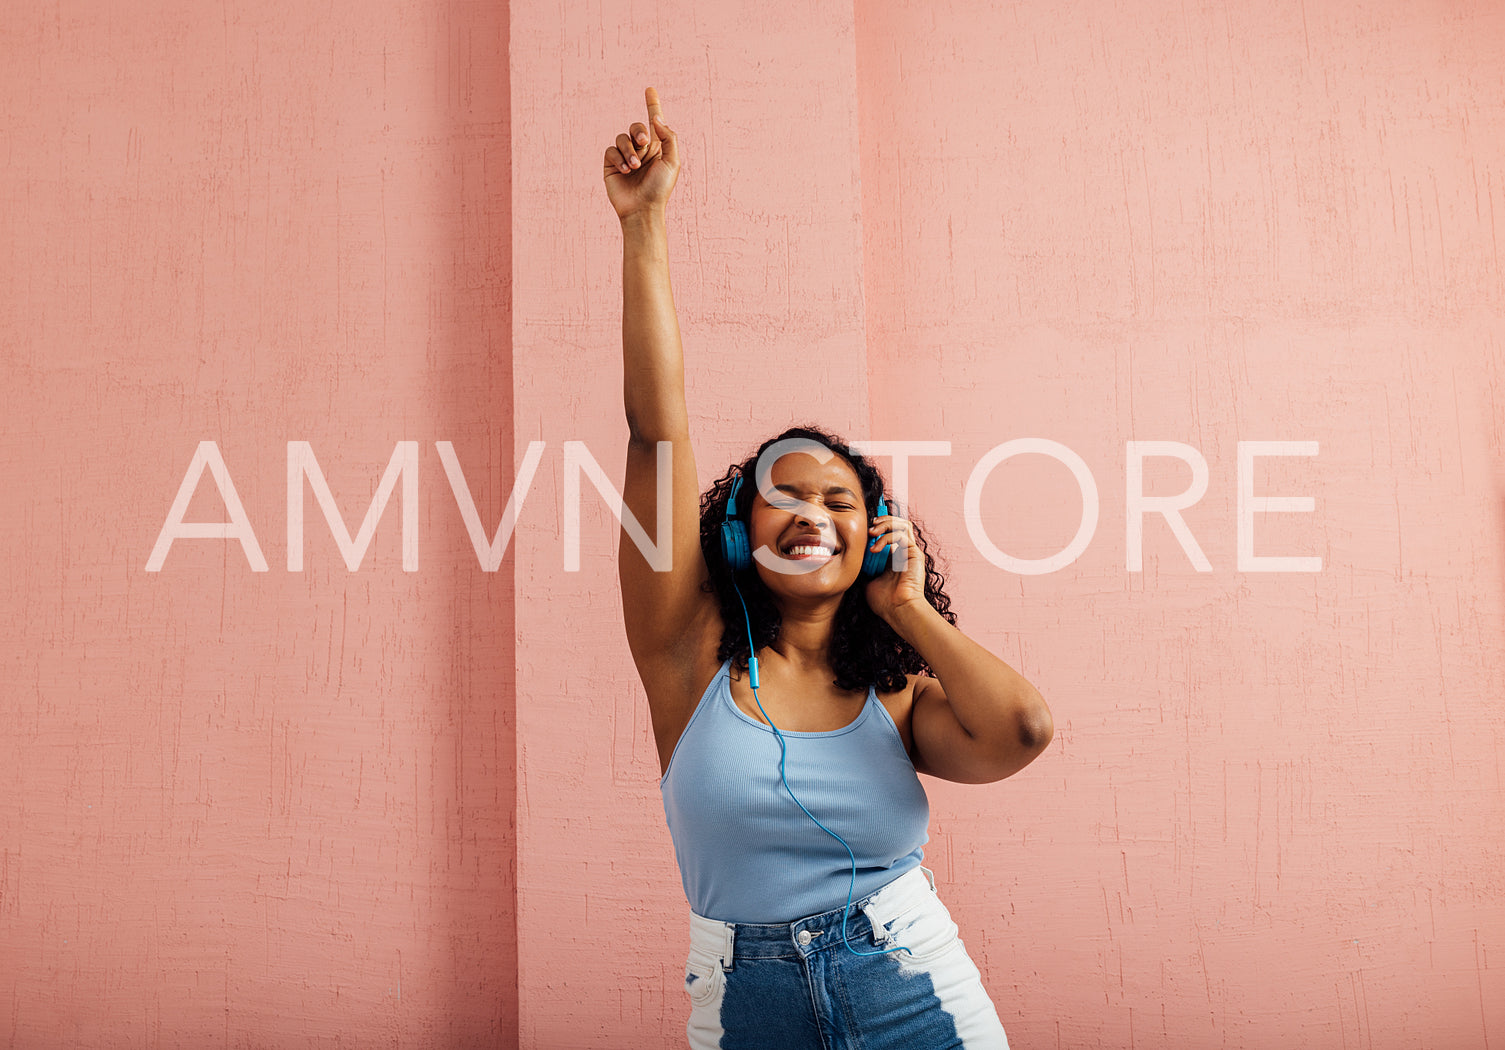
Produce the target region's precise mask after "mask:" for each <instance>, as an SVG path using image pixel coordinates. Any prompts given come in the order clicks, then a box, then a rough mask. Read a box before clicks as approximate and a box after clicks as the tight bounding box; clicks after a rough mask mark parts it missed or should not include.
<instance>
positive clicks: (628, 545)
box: [604, 88, 720, 758]
mask: <svg viewBox="0 0 1505 1050" xmlns="http://www.w3.org/2000/svg"><path fill="white" fill-rule="evenodd" d="M645 101H646V103H647V107H648V122H647V123H646V124H643V123H635V124H633V125H632V126H631V127H629V128H628V130H627V132H626V134H622V135H618V136H617V141H616V144H615V145H613V146H611V147H609V148H608V149H607V150H606V160H605V168H604V177H605V180H606V193H607V196H608V197H609V198H610V200H611V205H612V207H613V208H614V209H615V210H616V213H617V218H618V219H620V220H621V223H622V379H623V390H622V399H623V405H624V407H625V409H626V412H627V429H628V443H627V472H626V480H625V483H624V490H623V499H624V501H625V502H626V504H627V508H628V509H629V510H630V511H631V512H632V514H633V516H634V517H636V518H637V520H638V521H639V522H641V523H642V524H643V527H644V529H646V530H647V531H648V533H649V534H650V535H651V536H652V537H653V538H654V540H655V541H656V542H657V541H659V539H660V537H661V536H662V533H663V530H664V528H665V527H666V526H667V525H668V523H667V522H661V521H658V520H657V485H658V443H659V442H662V441H667V442H669V443H670V445H671V447H672V450H673V471H672V473H673V477H672V483H671V484H672V493H673V530H674V541H673V544H672V558H671V560H670V564H669V569H668V571H667V572H656V571H654V569H653V567H652V566H651V565H650V564H649V562H648V561H647V559H646V558H645V557H644V556H643V552H641V551H640V550H638V548H637V545H636V544H635V543H633V541H632V540H631V538H630V537H629V536H628V535H627V533H626V531H625V530H624V531H623V534H622V538H621V543H620V547H619V556H618V559H617V565H618V574H619V576H620V578H621V583H622V613H623V617H624V619H625V621H626V625H627V643H628V646H629V647H630V648H631V650H632V655H633V660H634V661H635V662H636V664H637V667H638V673H639V675H640V676H641V677H642V679H643V683H644V685H645V687H647V689H648V694H649V695H648V698H649V702H650V705H651V706H652V708H653V723H654V733H655V735H656V736H657V737H658V738H659V741H660V745H661V748H660V750H661V754H662V745H663V744H664V743H665V742H666V740H667V739H668V738H669V737H673V738H674V739H677V738H678V731H679V730H680V729H682V728H683V724H682V721H681V720H680V718H679V716H680V715H681V714H684V712H681V711H679V710H678V708H677V707H675V706H674V701H673V700H672V699H666V698H673V697H681V696H682V695H683V693H684V691H685V688H686V684H687V682H688V681H689V679H690V678H691V677H692V676H693V673H694V664H695V657H696V655H697V653H698V651H699V649H698V647H697V643H699V642H701V641H703V639H704V638H705V637H706V635H707V632H709V631H710V630H711V629H713V627H714V629H715V631H716V634H717V636H719V633H720V628H719V614H718V613H717V611H716V605H715V602H714V600H713V599H712V597H711V596H710V595H709V594H707V593H706V592H704V591H702V590H701V583H702V582H703V581H704V580H705V579H706V567H705V558H704V557H703V556H702V554H701V551H700V508H699V485H698V482H697V480H696V476H695V455H694V452H693V451H692V450H691V447H690V434H689V417H688V413H687V411H686V409H685V380H684V352H683V349H682V347H681V344H680V336H679V321H678V319H677V318H676V317H675V315H674V294H673V291H672V289H671V288H670V285H669V238H668V228H667V223H666V209H667V205H668V202H669V196H670V194H671V193H672V192H673V190H674V184H675V182H676V181H677V179H678V178H679V168H680V159H679V144H678V141H677V140H676V137H675V134H674V132H673V131H672V130H670V128H669V127H668V126H667V125H666V124H665V123H664V122H663V109H662V106H661V105H660V103H659V99H658V93H657V92H655V91H654V90H653V88H649V89H648V90H647V91H646V92H645ZM666 677H667V678H668V679H670V680H669V681H665V678H666ZM656 693H658V694H662V695H661V696H656V695H655V694H656ZM694 699H695V698H693V697H692V698H690V699H689V701H688V702H689V703H691V704H693V702H694ZM671 708H672V709H671ZM686 717H687V716H686ZM671 748H672V744H671ZM662 757H664V758H667V756H666V755H664V756H662Z"/></svg>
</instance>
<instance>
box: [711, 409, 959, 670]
mask: <svg viewBox="0 0 1505 1050" xmlns="http://www.w3.org/2000/svg"><path fill="white" fill-rule="evenodd" d="M791 438H804V439H806V440H808V441H818V442H820V443H821V444H822V445H824V446H826V447H827V448H829V449H830V450H831V451H832V452H835V453H836V454H837V455H839V456H841V457H842V458H843V459H845V460H846V461H847V463H848V464H850V465H851V467H852V469H853V470H854V471H856V472H857V478H858V480H859V481H860V483H861V485H862V497H863V501H864V502H865V503H866V504H867V513H868V518H869V520H871V519H872V517H873V511H874V509H875V508H876V507H877V506H878V500H879V499H880V498H881V497H882V496H883V493H884V491H885V486H884V482H883V475H882V474H881V473H879V471H878V468H877V467H876V466H874V465H873V463H872V461H870V460H869V459H867V458H866V457H864V456H863V455H861V454H860V453H857V452H854V451H852V448H851V446H850V445H848V444H847V442H846V441H844V440H842V439H841V438H839V437H837V436H836V435H834V434H829V433H827V432H826V431H824V430H822V429H820V428H819V427H815V426H801V427H791V428H790V429H788V430H786V431H784V432H783V433H782V434H779V435H777V436H776V437H771V438H769V439H768V440H767V441H765V442H763V444H762V445H760V446H758V450H757V451H756V452H754V453H753V454H752V455H751V456H749V457H748V458H747V459H745V460H743V461H742V462H741V463H733V464H732V465H731V466H730V467H728V468H727V471H726V473H725V474H723V475H722V476H721V477H720V478H718V479H717V480H716V481H715V483H714V484H712V485H711V487H710V488H709V489H708V490H707V491H705V492H704V493H702V494H701V496H700V549H701V551H702V552H703V553H704V554H705V564H706V568H707V569H708V570H709V572H710V579H708V580H707V581H706V582H705V584H703V585H702V586H703V588H704V589H705V590H706V591H709V592H713V593H715V595H716V599H717V602H718V603H719V604H720V607H721V622H722V624H723V627H722V630H721V647H720V649H718V650H717V653H716V655H717V657H718V658H720V659H722V660H726V659H730V660H731V661H732V664H733V666H735V667H736V668H737V670H738V671H741V672H743V673H745V672H746V671H747V658H748V656H749V655H751V654H749V652H748V649H747V630H746V628H745V627H744V626H743V622H742V618H743V612H742V602H741V601H739V600H738V598H737V589H736V588H735V587H734V586H733V584H732V579H733V576H734V575H735V577H736V584H737V587H740V588H741V591H742V598H743V599H745V600H746V602H747V615H748V616H749V617H750V618H751V620H752V624H751V626H752V637H753V644H754V645H756V646H757V647H758V648H759V649H761V648H763V647H764V646H766V645H771V644H772V643H773V642H774V640H775V639H776V638H778V636H779V628H780V624H781V617H780V615H779V609H778V606H777V605H775V604H774V601H773V595H772V593H771V592H770V591H769V590H768V588H767V586H765V585H764V583H763V580H762V578H761V577H759V575H758V572H757V567H756V566H753V567H750V568H748V569H745V570H742V571H740V572H736V573H735V574H734V573H733V571H732V569H731V568H730V567H729V566H728V565H727V564H726V560H725V559H724V558H723V557H722V556H721V523H722V522H723V521H724V520H725V519H726V503H727V498H728V495H729V494H730V492H731V488H732V483H733V481H734V480H735V479H736V478H737V477H738V476H739V475H741V476H743V477H745V478H746V481H745V482H744V483H743V486H742V490H741V491H740V492H739V493H738V499H739V501H742V505H743V508H744V516H745V508H746V507H747V506H749V505H750V503H751V500H752V496H753V493H752V492H751V491H749V489H750V487H751V482H752V479H753V471H754V469H755V467H756V465H757V462H758V457H759V456H761V455H762V454H763V453H764V451H766V450H767V449H768V447H769V446H770V445H772V444H774V443H775V442H777V441H785V440H789V439H791ZM909 521H910V524H911V525H912V526H913V528H914V535H915V542H917V543H918V544H919V545H920V550H921V551H923V552H924V554H925V566H926V568H925V600H926V601H928V602H929V603H930V604H931V605H932V606H933V607H934V608H935V610H936V612H938V613H940V614H941V616H943V617H944V618H945V620H946V622H947V623H949V624H952V625H953V626H954V625H955V624H956V614H955V613H954V612H952V611H951V599H950V598H949V597H948V596H947V594H946V590H945V587H946V577H945V576H944V575H942V574H941V571H940V568H939V567H938V566H937V563H936V559H935V557H934V556H932V555H931V553H930V547H929V544H928V542H927V541H926V538H925V533H924V530H923V529H921V527H920V523H919V522H918V521H916V520H914V519H913V518H910V519H909ZM866 582H867V581H866V580H864V579H861V578H859V579H858V580H857V582H856V583H854V584H853V585H852V586H851V587H849V588H847V592H846V594H844V595H843V596H842V599H841V605H840V606H839V607H838V608H837V611H836V625H835V633H834V637H833V638H832V640H831V654H830V655H831V666H832V667H833V668H835V670H836V679H835V684H836V686H837V688H839V689H847V690H853V689H866V688H867V687H868V686H869V685H872V686H875V687H876V688H877V689H879V690H881V691H883V692H892V691H893V690H896V689H899V688H901V687H902V686H903V685H904V682H905V675H909V674H930V673H931V670H930V666H929V665H928V664H927V663H926V662H925V660H924V659H923V658H922V657H921V656H920V654H919V652H917V651H916V650H915V648H914V646H912V645H910V644H909V643H908V642H906V641H905V640H904V639H903V638H901V637H899V635H898V634H897V633H895V632H894V630H893V628H891V627H889V625H888V624H887V623H885V622H884V621H883V619H882V618H881V617H879V616H878V614H877V613H875V612H873V610H872V609H871V608H870V607H869V606H868V603H867V586H866Z"/></svg>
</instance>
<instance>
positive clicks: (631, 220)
mask: <svg viewBox="0 0 1505 1050" xmlns="http://www.w3.org/2000/svg"><path fill="white" fill-rule="evenodd" d="M646 103H647V109H648V121H647V123H635V124H632V125H631V126H630V127H629V128H628V130H627V131H626V132H625V133H623V134H621V135H618V136H617V139H616V142H615V144H614V145H612V146H611V147H608V149H607V150H606V156H605V163H604V169H603V177H604V179H605V182H606V190H607V196H608V198H609V199H610V201H611V204H612V207H613V208H614V210H615V211H616V213H617V216H618V218H619V219H620V220H621V224H622V235H623V260H622V300H623V305H622V357H623V375H624V405H625V409H626V414H627V425H628V430H629V440H628V451H627V469H626V481H625V485H624V491H623V500H624V503H625V504H626V506H627V508H628V510H630V511H631V513H632V514H633V516H634V517H636V519H637V520H638V521H650V520H653V521H656V530H657V532H658V533H659V534H662V530H663V528H664V526H665V525H666V524H667V523H665V522H663V521H661V520H657V515H656V513H655V511H656V508H657V505H658V503H657V491H658V485H657V482H658V478H657V470H658V463H659V458H658V455H657V448H658V445H659V444H660V443H661V442H669V443H670V445H671V447H672V451H673V456H672V460H671V461H670V462H672V467H671V468H670V469H671V470H672V472H673V478H672V484H671V486H670V487H671V492H672V501H671V506H672V515H673V521H672V525H673V533H672V535H673V550H672V559H671V562H670V566H669V571H668V572H659V571H655V568H654V566H653V565H651V564H649V562H648V561H647V560H646V559H645V558H644V556H643V552H642V551H641V550H640V549H639V548H638V547H637V545H636V544H635V543H634V542H632V540H631V538H630V537H629V536H628V535H627V534H626V533H625V532H624V534H623V537H622V543H621V546H620V553H619V560H618V571H619V575H620V579H621V586H622V607H623V612H624V615H625V621H626V628H627V641H628V645H629V647H630V648H631V650H632V656H633V660H634V662H635V663H636V665H637V670H638V674H639V676H640V677H641V678H642V681H643V686H644V689H645V691H646V692H647V694H648V705H649V710H650V713H651V715H652V721H653V733H654V738H655V741H656V742H657V745H658V753H659V761H660V765H661V768H662V771H663V775H662V777H661V779H660V789H661V791H662V794H663V801H664V813H665V816H666V818H667V820H668V824H669V830H670V833H671V835H672V837H673V840H674V850H675V855H676V857H677V859H678V861H679V868H680V874H681V877H682V879H683V881H684V887H685V895H686V897H687V898H688V900H689V904H690V910H691V914H690V952H689V957H688V962H687V966H686V974H685V991H686V994H687V996H688V998H689V1002H690V1007H691V1012H690V1019H689V1023H688V1026H687V1032H688V1034H689V1037H690V1044H691V1046H693V1047H696V1048H705V1047H753V1046H777V1047H780V1048H783V1050H802V1048H805V1047H810V1048H816V1047H819V1048H823V1050H825V1048H830V1047H850V1046H859V1045H860V1046H863V1047H867V1048H872V1050H882V1048H890V1047H892V1048H901V1047H902V1048H904V1050H928V1048H939V1047H988V1048H1006V1047H1007V1045H1008V1043H1007V1039H1006V1037H1005V1035H1004V1031H1003V1026H1002V1025H1001V1024H1000V1022H999V1020H998V1015H997V1011H996V1010H995V1009H994V1006H993V1003H992V1002H991V1000H990V999H989V998H988V994H987V992H986V991H985V990H984V988H983V985H982V979H981V975H980V974H979V972H978V970H977V967H976V966H975V965H974V964H973V963H972V960H971V959H970V958H969V957H968V955H967V952H966V948H965V946H964V945H963V944H962V942H961V939H960V938H959V936H958V933H957V928H956V925H955V924H954V923H953V922H952V921H951V918H950V915H949V913H948V912H947V910H946V907H945V905H944V904H942V903H941V901H940V899H939V897H938V896H937V895H936V892H935V882H934V879H933V878H932V877H931V874H930V872H929V871H928V870H927V869H925V868H924V867H922V866H921V860H922V859H923V857H924V845H925V842H926V841H927V833H926V826H927V824H928V823H929V806H928V803H927V800H926V797H925V791H924V788H923V787H922V786H921V784H920V781H919V778H918V777H917V775H916V773H917V772H924V773H929V774H932V775H934V776H937V777H942V778H945V779H949V780H956V781H962V782H966V783H984V782H988V781H995V780H1000V779H1002V778H1004V777H1007V776H1009V775H1010V774H1012V773H1014V772H1016V771H1018V770H1019V769H1022V768H1023V767H1024V766H1025V765H1027V764H1028V763H1029V762H1031V761H1032V760H1033V759H1034V758H1035V757H1036V756H1038V755H1039V754H1040V752H1041V751H1043V750H1044V748H1045V747H1046V745H1047V744H1049V742H1050V739H1051V736H1052V733H1053V729H1052V723H1051V718H1050V711H1049V709H1048V708H1047V707H1046V705H1045V702H1044V700H1043V699H1042V698H1041V697H1040V694H1039V692H1038V691H1037V690H1036V689H1035V688H1034V686H1032V685H1031V684H1030V683H1029V682H1028V681H1026V680H1025V679H1024V678H1023V677H1022V676H1021V675H1020V674H1019V673H1018V672H1016V671H1015V670H1014V669H1013V668H1011V667H1009V666H1008V664H1006V663H1004V662H1003V661H1002V660H1001V659H999V658H998V657H997V656H995V655H993V654H992V653H990V652H988V651H987V650H986V649H984V648H983V647H982V646H980V645H978V644H977V643H976V642H974V641H973V640H972V639H970V638H968V637H967V636H966V635H965V634H963V633H962V632H961V631H959V630H958V629H957V627H956V617H955V615H954V614H953V613H952V612H951V611H950V601H949V599H948V598H947V597H946V594H945V591H944V584H945V580H944V578H943V577H942V576H941V574H940V573H939V572H938V571H936V569H935V568H934V567H933V565H932V563H931V560H930V557H929V551H928V547H927V544H926V541H925V538H924V535H923V533H922V531H921V530H920V528H919V527H918V526H917V525H916V524H915V523H914V522H912V521H909V520H907V519H906V518H904V517H902V516H901V515H899V514H897V513H892V512H891V511H892V510H893V509H894V508H890V507H889V506H888V502H887V500H886V498H885V495H884V484H883V478H882V476H881V475H880V474H879V472H878V470H877V468H876V467H875V466H873V465H872V463H870V462H869V461H868V460H867V459H866V458H864V457H863V456H861V455H859V454H858V453H856V452H854V451H853V450H852V449H851V448H850V447H849V446H848V445H847V443H846V442H844V441H842V440H840V439H839V438H837V437H835V436H834V435H831V434H828V433H826V432H824V431H823V430H820V429H819V428H816V427H801V428H797V429H795V430H790V431H786V432H785V433H783V434H780V435H777V436H776V437H773V438H770V439H769V440H768V441H766V442H764V444H763V445H762V446H761V447H760V448H759V449H758V451H757V452H756V453H755V454H754V455H752V456H751V457H749V458H748V459H747V460H745V461H743V462H741V463H737V464H733V465H732V466H731V467H730V468H729V469H728V470H727V471H726V473H725V474H724V475H723V476H722V477H721V478H720V479H719V480H718V481H717V482H716V483H715V484H714V485H712V486H711V488H710V490H709V491H708V492H706V493H704V494H703V495H701V494H699V493H698V492H697V486H696V473H695V458H694V451H693V448H692V446H691V442H690V436H689V424H688V412H687V411H686V407H685V392H684V360H683V351H682V348H681V343H680V333H679V324H678V321H677V319H676V317H675V312H674V300H673V294H672V292H671V289H670V282H669V264H668V237H667V219H666V207H667V204H668V201H669V197H670V195H671V193H672V192H673V189H674V185H675V183H676V181H677V180H678V177H679V171H680V152H679V142H678V138H677V136H676V135H675V133H674V131H673V130H672V129H670V128H669V126H668V125H667V124H665V123H664V120H663V112H662V107H661V105H660V103H659V99H658V95H657V94H656V93H655V92H654V90H653V89H652V88H649V89H648V90H647V92H646ZM697 519H698V525H699V528H698V530H697V529H695V528H694V526H695V525H696V524H697ZM697 540H698V542H697Z"/></svg>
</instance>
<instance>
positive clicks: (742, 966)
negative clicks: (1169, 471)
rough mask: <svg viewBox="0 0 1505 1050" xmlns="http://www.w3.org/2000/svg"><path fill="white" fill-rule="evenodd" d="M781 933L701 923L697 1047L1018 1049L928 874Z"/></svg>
mask: <svg viewBox="0 0 1505 1050" xmlns="http://www.w3.org/2000/svg"><path fill="white" fill-rule="evenodd" d="M845 910H846V909H844V908H837V909H835V910H834V911H828V912H824V913H822V914H820V915H812V916H810V917H808V918H805V919H800V920H798V921H796V922H791V923H781V924H777V925H754V924H748V923H728V922H718V921H716V920H714V919H707V918H704V917H702V916H700V915H696V914H694V913H691V915H690V956H689V961H688V964H687V966H686V969H685V993H686V994H687V995H688V996H689V999H690V1006H691V1010H690V1021H689V1024H688V1025H687V1026H686V1031H687V1032H688V1034H689V1037H690V1047H691V1048H692V1050H711V1048H716V1050H849V1048H852V1047H858V1046H860V1047H862V1048H863V1050H943V1048H957V1050H961V1048H965V1050H1008V1039H1007V1038H1005V1036H1004V1034H1003V1025H1002V1024H1001V1023H1000V1022H999V1020H998V1013H997V1011H996V1010H995V1009H994V1007H993V1003H992V1001H991V1000H990V999H989V998H988V994H987V992H986V991H985V990H984V989H983V986H982V976H981V974H979V973H978V970H977V967H976V966H975V965H974V964H973V962H972V960H971V958H969V957H968V955H967V950H966V947H965V946H964V945H963V944H962V942H961V938H960V937H958V936H957V929H956V924H955V923H954V922H952V921H951V915H950V913H949V912H948V911H947V910H946V906H945V905H944V904H942V903H941V899H940V898H939V897H938V896H936V893H935V879H934V877H933V876H932V875H931V873H930V871H929V870H927V869H925V868H915V869H913V870H911V871H909V872H908V873H906V874H904V875H901V876H900V877H899V878H897V879H895V880H894V881H893V882H891V883H889V884H888V885H887V886H885V887H883V889H881V890H879V891H878V892H877V893H875V894H873V895H872V896H870V897H868V898H866V899H864V900H861V901H855V902H853V904H852V907H851V911H850V912H849V913H848V915H847V940H848V941H849V942H850V944H851V946H852V948H854V949H856V950H857V951H859V952H876V951H880V950H881V949H884V948H893V947H896V946H898V947H903V948H906V949H908V950H907V951H900V952H893V953H890V954H881V955H880V954H873V955H854V954H852V952H850V951H848V950H847V948H846V946H845V945H843V943H842V931H841V923H842V913H843V911H845Z"/></svg>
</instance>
